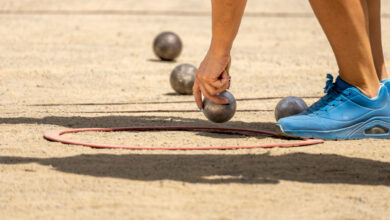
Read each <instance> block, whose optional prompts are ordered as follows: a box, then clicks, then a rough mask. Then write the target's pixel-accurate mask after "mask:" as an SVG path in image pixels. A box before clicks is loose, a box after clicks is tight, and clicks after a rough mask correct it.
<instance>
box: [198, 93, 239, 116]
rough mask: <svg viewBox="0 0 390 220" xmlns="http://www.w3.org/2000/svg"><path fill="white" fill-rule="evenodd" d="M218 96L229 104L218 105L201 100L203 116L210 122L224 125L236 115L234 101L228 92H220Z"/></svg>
mask: <svg viewBox="0 0 390 220" xmlns="http://www.w3.org/2000/svg"><path fill="white" fill-rule="evenodd" d="M218 96H219V97H224V98H227V99H228V101H229V104H226V105H219V104H215V103H213V102H212V101H210V100H208V99H207V98H205V99H204V100H203V114H204V115H205V116H206V118H207V119H209V120H210V121H212V122H215V123H224V122H227V121H229V120H230V119H231V118H232V117H233V116H234V113H236V107H237V105H236V100H235V99H234V96H233V95H232V94H231V93H230V92H228V91H224V92H221V93H219V94H218Z"/></svg>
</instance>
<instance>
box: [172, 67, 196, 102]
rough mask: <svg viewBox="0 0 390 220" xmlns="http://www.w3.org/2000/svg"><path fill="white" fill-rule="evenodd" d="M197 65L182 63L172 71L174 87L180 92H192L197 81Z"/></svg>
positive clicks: (184, 93)
mask: <svg viewBox="0 0 390 220" xmlns="http://www.w3.org/2000/svg"><path fill="white" fill-rule="evenodd" d="M196 70H197V69H196V67H195V66H193V65H191V64H180V65H178V66H176V67H175V68H174V69H173V70H172V72H171V77H170V78H169V81H170V83H171V86H172V88H173V89H174V90H175V91H176V92H177V93H179V94H183V95H189V94H192V87H193V86H194V82H195V73H196Z"/></svg>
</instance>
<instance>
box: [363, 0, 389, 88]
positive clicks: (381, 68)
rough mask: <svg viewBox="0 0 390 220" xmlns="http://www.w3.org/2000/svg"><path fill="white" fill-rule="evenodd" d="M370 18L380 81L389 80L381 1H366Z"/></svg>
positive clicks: (372, 44)
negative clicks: (385, 59)
mask: <svg viewBox="0 0 390 220" xmlns="http://www.w3.org/2000/svg"><path fill="white" fill-rule="evenodd" d="M366 1H367V8H368V17H369V32H370V41H371V50H372V55H373V57H374V64H375V69H376V73H377V74H378V78H379V80H382V79H386V78H388V77H389V76H388V74H387V71H386V67H385V61H384V58H383V49H382V31H381V13H380V12H381V0H366Z"/></svg>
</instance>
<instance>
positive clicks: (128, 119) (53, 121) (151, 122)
mask: <svg viewBox="0 0 390 220" xmlns="http://www.w3.org/2000/svg"><path fill="white" fill-rule="evenodd" d="M200 114H201V113H200ZM0 124H48V125H58V126H62V127H68V128H112V127H134V126H145V127H146V126H212V127H234V128H249V129H261V130H267V131H275V130H276V125H275V124H274V123H269V122H254V123H248V122H242V121H231V122H228V123H224V124H215V123H211V122H208V121H206V120H200V119H193V118H182V117H176V116H115V115H114V116H112V115H110V116H95V117H83V116H71V117H60V116H49V117H43V118H27V117H16V118H0ZM191 132H192V131H191ZM196 134H197V135H201V136H208V137H214V138H245V137H246V136H245V135H237V134H232V135H231V137H229V136H228V135H226V132H203V131H202V132H197V133H196ZM221 134H223V135H221ZM251 136H253V135H251ZM256 137H257V138H263V137H265V136H263V135H257V136H256Z"/></svg>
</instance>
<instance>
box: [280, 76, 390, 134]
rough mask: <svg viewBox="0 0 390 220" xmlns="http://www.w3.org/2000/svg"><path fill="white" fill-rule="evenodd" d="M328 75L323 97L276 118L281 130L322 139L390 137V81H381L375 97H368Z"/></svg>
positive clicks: (284, 132) (286, 132) (285, 132)
mask: <svg viewBox="0 0 390 220" xmlns="http://www.w3.org/2000/svg"><path fill="white" fill-rule="evenodd" d="M327 78H328V81H327V82H326V86H325V88H324V92H325V93H326V95H325V96H324V97H322V98H321V99H319V100H318V101H317V102H315V103H314V104H313V105H312V106H310V107H309V108H308V109H307V110H306V111H305V112H304V113H302V114H299V115H295V116H290V117H286V118H282V119H280V120H279V121H278V123H277V125H278V126H279V128H280V130H281V132H282V133H283V134H285V135H287V136H298V137H308V138H322V139H362V138H390V133H389V130H390V93H389V92H388V88H389V87H390V83H389V86H387V83H386V86H384V85H381V87H380V89H379V92H378V95H377V97H375V98H369V97H367V96H366V95H364V94H363V93H362V92H360V90H359V89H357V88H356V87H354V86H352V85H350V84H348V83H347V82H345V81H343V80H342V79H341V78H340V77H338V78H337V79H336V82H333V77H332V75H330V74H328V75H327ZM389 89H390V88H389Z"/></svg>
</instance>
